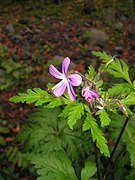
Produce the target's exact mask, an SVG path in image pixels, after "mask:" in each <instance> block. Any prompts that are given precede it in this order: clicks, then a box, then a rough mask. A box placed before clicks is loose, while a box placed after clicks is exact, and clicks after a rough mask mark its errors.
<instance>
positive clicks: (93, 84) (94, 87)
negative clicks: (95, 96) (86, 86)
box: [74, 71, 96, 90]
mask: <svg viewBox="0 0 135 180" xmlns="http://www.w3.org/2000/svg"><path fill="white" fill-rule="evenodd" d="M74 73H75V74H79V75H80V76H81V77H82V78H83V79H84V80H85V81H87V82H88V83H90V84H92V86H93V89H94V90H96V84H95V83H94V82H93V81H91V80H89V79H87V78H86V77H85V76H84V75H83V74H81V73H79V72H78V71H75V72H74Z"/></svg>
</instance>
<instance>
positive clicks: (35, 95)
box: [9, 88, 52, 106]
mask: <svg viewBox="0 0 135 180" xmlns="http://www.w3.org/2000/svg"><path fill="white" fill-rule="evenodd" d="M51 100H52V96H51V95H50V94H49V93H47V92H46V91H44V90H42V89H40V88H34V89H33V90H32V89H27V93H19V94H18V95H16V96H13V97H11V98H10V99H9V101H11V102H14V103H18V102H22V103H24V102H26V103H27V104H30V103H34V102H35V105H36V106H41V105H42V104H43V103H46V102H50V101H51Z"/></svg>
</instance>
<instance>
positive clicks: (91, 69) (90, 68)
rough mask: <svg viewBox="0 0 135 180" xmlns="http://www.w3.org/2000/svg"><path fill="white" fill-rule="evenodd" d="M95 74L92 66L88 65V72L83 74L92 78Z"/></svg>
mask: <svg viewBox="0 0 135 180" xmlns="http://www.w3.org/2000/svg"><path fill="white" fill-rule="evenodd" d="M95 75H96V71H95V69H94V67H93V66H91V65H90V66H89V67H88V73H87V74H85V76H86V78H88V79H93V77H95Z"/></svg>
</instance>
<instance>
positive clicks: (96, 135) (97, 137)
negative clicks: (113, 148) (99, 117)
mask: <svg viewBox="0 0 135 180" xmlns="http://www.w3.org/2000/svg"><path fill="white" fill-rule="evenodd" d="M89 129H90V130H91V134H92V139H93V142H96V146H97V147H98V148H99V149H100V152H101V153H103V154H104V155H105V156H108V157H109V156H110V153H109V150H108V146H107V140H106V139H105V138H104V136H103V132H102V131H101V130H100V129H99V128H98V124H97V123H96V121H95V119H94V118H93V116H92V114H90V113H87V117H86V119H85V122H84V124H83V131H86V130H89Z"/></svg>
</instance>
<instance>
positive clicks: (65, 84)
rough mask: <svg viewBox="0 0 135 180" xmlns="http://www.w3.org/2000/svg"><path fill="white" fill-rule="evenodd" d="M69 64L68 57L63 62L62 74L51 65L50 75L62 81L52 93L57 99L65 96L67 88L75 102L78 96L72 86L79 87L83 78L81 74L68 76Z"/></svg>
mask: <svg viewBox="0 0 135 180" xmlns="http://www.w3.org/2000/svg"><path fill="white" fill-rule="evenodd" d="M69 64H70V59H69V58H68V57H66V58H65V59H64V60H63V62H62V73H61V72H59V71H58V70H57V69H56V68H55V67H54V66H53V65H50V67H49V72H50V74H51V75H52V76H54V77H55V78H57V79H60V80H61V81H60V82H59V83H58V84H56V85H55V86H54V87H53V88H52V89H51V91H52V92H53V93H54V95H55V96H56V97H60V96H62V95H63V94H64V92H65V90H66V88H67V90H68V94H69V96H70V99H71V100H72V101H74V100H75V97H76V96H75V92H74V89H73V87H72V86H79V85H80V84H81V83H82V77H81V76H80V75H79V74H67V71H68V66H69Z"/></svg>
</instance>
